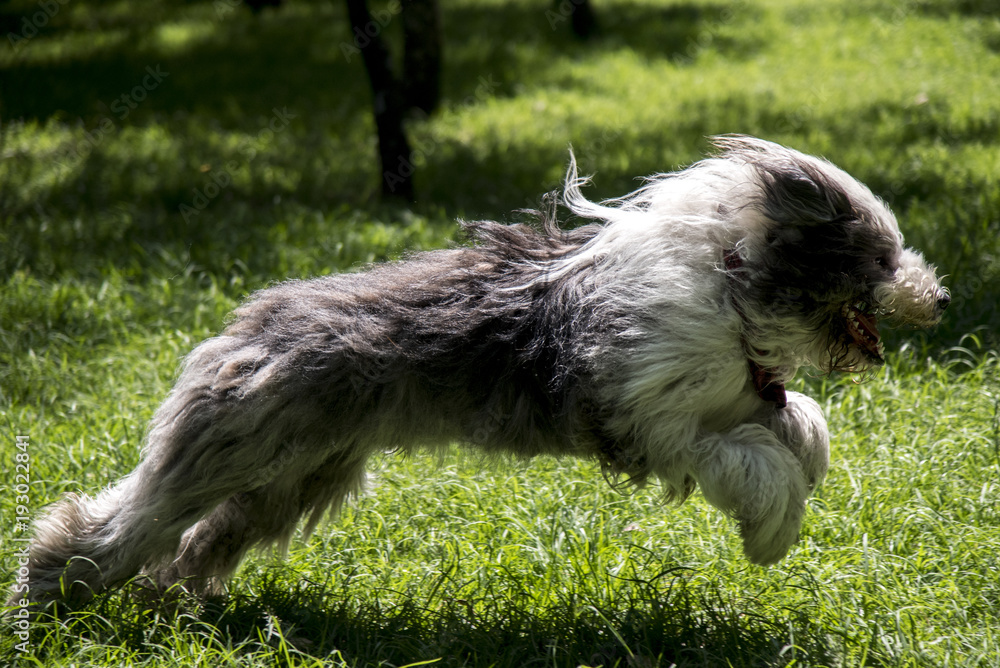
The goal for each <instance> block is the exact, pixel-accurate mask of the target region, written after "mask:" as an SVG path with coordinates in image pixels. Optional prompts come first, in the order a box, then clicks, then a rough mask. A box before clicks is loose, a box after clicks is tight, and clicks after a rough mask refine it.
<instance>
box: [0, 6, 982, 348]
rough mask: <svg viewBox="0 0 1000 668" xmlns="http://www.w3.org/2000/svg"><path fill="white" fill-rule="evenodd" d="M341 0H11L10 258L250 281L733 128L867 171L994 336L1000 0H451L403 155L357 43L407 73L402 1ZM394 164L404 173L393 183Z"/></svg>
mask: <svg viewBox="0 0 1000 668" xmlns="http://www.w3.org/2000/svg"><path fill="white" fill-rule="evenodd" d="M352 2H353V3H354V6H355V7H357V6H358V3H357V0H331V1H329V2H325V1H322V0H283V1H282V2H277V0H268V1H266V2H260V0H255V1H254V2H253V3H247V2H242V1H241V0H187V1H183V0H147V1H144V2H130V1H128V0H117V1H111V0H6V1H4V2H0V29H2V30H0V32H2V36H3V44H2V45H0V47H2V48H0V122H2V130H0V156H2V162H0V275H2V276H3V279H4V280H5V281H6V282H7V285H8V286H9V285H12V284H13V283H18V282H21V281H24V280H27V279H28V278H29V277H30V278H31V279H33V280H54V281H57V282H58V281H59V280H62V279H61V278H60V277H66V276H73V277H78V278H80V279H81V280H90V281H96V284H97V285H100V284H101V283H102V282H103V281H105V280H106V279H107V278H108V276H111V275H121V276H124V277H126V278H127V279H128V280H130V281H139V282H142V281H145V280H151V279H152V278H157V277H159V278H170V277H174V276H177V275H179V274H183V275H185V276H200V277H201V280H203V281H206V280H207V281H208V282H209V283H218V284H219V285H220V286H221V289H223V290H224V291H225V292H226V293H227V294H228V295H229V296H230V297H233V298H238V297H239V296H240V295H242V294H244V293H245V292H246V291H247V290H248V289H250V288H252V287H256V286H258V285H260V284H262V283H265V282H267V281H269V280H274V279H276V278H280V277H283V276H287V275H290V274H319V273H327V272H329V271H334V270H340V269H345V268H348V267H351V266H356V265H357V263H359V262H365V261H369V260H375V259H381V258H384V257H389V256H392V255H394V254H398V253H399V252H401V251H402V250H404V249H407V248H418V247H430V246H440V245H442V244H445V243H448V242H449V239H451V238H452V237H453V236H454V231H455V225H454V220H455V219H456V218H460V217H467V218H479V217H484V218H492V219H504V220H506V219H511V214H510V212H511V211H512V210H514V209H519V208H525V207H531V206H536V205H537V204H538V202H539V200H540V197H541V195H542V194H543V193H545V192H546V191H549V190H552V189H555V188H557V187H558V185H559V182H560V179H561V176H562V174H563V172H564V170H565V166H566V162H567V156H568V148H569V147H570V146H572V147H573V149H574V150H575V152H576V155H577V157H578V159H579V161H580V164H581V170H582V171H583V172H584V173H590V174H593V175H594V185H593V187H592V188H591V189H590V190H589V194H590V196H591V197H593V198H601V197H610V196H616V195H621V194H623V193H625V192H628V191H630V190H632V189H634V188H635V187H636V186H637V185H638V182H637V180H636V179H637V177H641V176H644V175H648V174H652V173H656V172H659V171H669V170H673V169H676V168H678V167H680V166H684V165H686V164H689V163H690V162H692V161H694V160H696V159H698V158H699V157H701V156H703V155H704V153H705V152H706V150H708V148H709V143H708V140H707V139H706V137H707V136H709V135H712V134H716V133H728V132H739V133H749V134H754V135H758V136H761V137H764V138H767V139H771V140H774V141H778V142H782V143H786V144H788V145H790V146H792V147H794V148H797V149H800V150H803V151H806V152H811V153H817V154H821V155H824V156H826V157H827V158H829V159H831V160H833V161H834V162H836V163H837V164H839V165H841V166H842V167H844V168H845V169H846V170H848V171H849V172H851V173H852V174H854V175H855V176H857V177H858V178H859V179H861V180H862V181H864V182H866V183H868V184H869V185H870V186H871V187H872V189H873V190H874V191H875V192H876V193H877V194H879V195H880V196H881V197H883V198H885V199H886V200H887V201H888V202H889V203H890V205H891V206H892V207H893V208H894V210H895V211H896V212H897V214H898V216H899V218H900V222H901V226H902V228H903V231H904V234H905V235H906V237H907V241H908V242H909V243H910V244H911V245H914V246H916V247H918V248H921V249H923V250H924V251H925V253H926V254H927V255H928V256H929V258H930V259H931V260H932V261H934V262H935V263H936V264H938V265H939V267H940V271H941V272H942V273H944V274H947V275H949V278H948V279H947V283H948V284H949V286H950V287H951V289H952V291H953V293H954V298H955V302H954V308H953V310H952V312H950V313H949V317H948V320H947V321H946V323H945V324H944V325H943V326H942V328H940V329H939V330H938V331H937V333H936V334H934V335H933V336H935V337H936V339H935V340H936V341H937V342H939V343H940V344H942V345H946V344H952V343H956V342H958V341H959V340H960V339H961V337H962V336H963V335H964V334H967V333H970V332H977V333H978V334H977V335H978V336H979V337H980V338H983V339H992V340H993V341H995V340H996V333H997V331H998V330H1000V319H998V314H997V308H996V307H997V302H998V295H1000V288H998V285H1000V240H998V239H1000V178H998V177H1000V150H998V142H1000V53H998V50H1000V18H998V17H1000V2H998V1H997V0H933V1H931V0H926V1H925V0H898V1H894V0H885V1H881V0H862V1H856V0H844V1H836V0H831V1H827V2H823V3H816V2H811V1H808V0H762V1H760V2H756V1H750V0H735V1H733V2H720V1H717V0H704V1H689V2H682V1H673V0H596V1H595V2H594V3H593V4H592V5H587V6H586V7H584V9H587V10H588V11H590V12H592V16H591V18H592V19H593V24H592V25H589V26H586V27H585V29H584V30H582V31H581V30H580V29H579V26H575V24H574V17H575V15H576V13H577V12H578V11H580V5H581V3H582V0H576V4H574V1H573V0H562V2H561V3H559V2H555V3H553V2H550V1H549V0H442V1H441V3H440V7H439V13H438V21H439V23H438V24H437V25H436V26H434V28H435V30H436V31H437V33H438V37H439V39H440V51H439V56H440V60H439V62H438V63H437V65H436V68H435V69H436V70H437V76H438V77H439V79H438V82H434V81H432V84H433V85H435V86H437V87H436V88H435V90H436V91H437V92H438V95H437V97H436V101H437V104H436V106H434V107H433V109H432V110H431V112H430V113H426V112H424V111H421V110H417V109H413V108H407V109H406V113H405V115H404V117H403V119H402V121H400V126H401V129H402V131H403V133H404V136H405V138H406V140H407V141H408V142H409V149H410V152H409V153H408V159H405V160H401V162H400V163H399V164H397V165H395V166H392V165H389V166H382V165H380V163H379V148H378V146H379V142H378V132H377V130H376V122H375V117H374V115H373V110H374V109H375V108H376V105H375V104H374V102H375V100H374V98H373V92H372V91H373V89H372V86H371V84H370V81H369V77H368V73H367V72H366V69H365V63H364V57H363V50H364V48H366V47H368V45H369V42H370V41H372V40H375V41H377V42H379V43H380V44H382V46H383V47H384V48H385V49H387V50H388V61H389V66H390V69H391V72H392V73H394V76H395V77H396V80H397V83H402V84H405V83H406V80H407V79H409V78H413V76H414V75H413V73H412V71H409V70H407V69H406V67H405V66H404V65H403V60H404V20H403V16H404V15H405V12H404V11H403V9H404V5H405V6H410V5H413V4H414V2H413V0H408V2H407V3H404V4H400V1H399V0H389V1H388V2H385V1H383V0H371V2H370V3H369V4H368V5H367V7H365V5H364V3H361V7H362V8H366V9H367V11H368V13H369V14H368V19H369V21H368V23H365V24H363V25H361V26H360V27H361V30H358V27H359V26H358V24H357V23H355V24H354V25H352V22H351V17H350V16H349V12H348V9H349V6H351V4H352ZM574 28H577V29H576V30H575V29H574ZM581 32H583V33H584V35H583V36H581V34H579V33H581ZM417 34H420V33H419V30H418V32H417ZM407 48H409V47H407ZM418 64H419V63H418ZM425 69H426V68H425ZM418 84H419V85H423V82H418ZM432 84H428V85H432ZM380 99H382V102H381V103H380V104H382V108H383V110H384V105H385V99H384V96H383V97H382V98H380ZM387 175H388V179H389V181H392V179H393V178H394V176H393V175H396V176H397V177H398V176H399V175H403V176H406V177H407V178H408V179H410V181H411V185H412V195H410V196H405V197H402V198H400V197H392V196H386V193H385V192H384V191H386V180H387ZM175 285H178V286H180V285H183V283H182V282H180V281H175ZM22 315H26V314H22ZM182 320H183V319H182ZM174 324H176V325H178V326H180V325H182V324H184V323H183V322H180V321H179V322H176V323H174ZM188 324H190V323H188ZM907 336H909V334H907Z"/></svg>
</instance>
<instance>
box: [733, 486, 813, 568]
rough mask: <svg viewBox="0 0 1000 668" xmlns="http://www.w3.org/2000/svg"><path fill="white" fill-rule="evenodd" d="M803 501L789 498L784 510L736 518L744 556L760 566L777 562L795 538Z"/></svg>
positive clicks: (799, 525)
mask: <svg viewBox="0 0 1000 668" xmlns="http://www.w3.org/2000/svg"><path fill="white" fill-rule="evenodd" d="M804 508H805V504H804V503H803V502H802V501H800V500H798V499H789V504H788V506H787V507H786V509H785V512H784V513H778V514H777V516H776V517H764V518H758V519H754V520H740V522H739V526H740V537H741V538H742V539H743V552H744V554H746V556H747V559H749V560H750V561H751V562H753V563H755V564H759V565H761V566H770V565H772V564H775V563H777V562H778V561H780V560H781V559H783V558H784V557H785V555H786V554H788V550H789V549H791V547H792V545H794V544H795V543H796V541H798V539H799V529H800V528H801V526H802V513H803V511H804Z"/></svg>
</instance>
